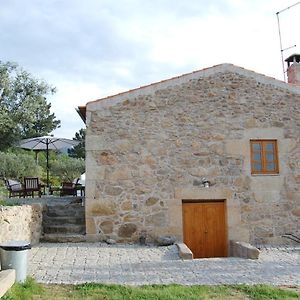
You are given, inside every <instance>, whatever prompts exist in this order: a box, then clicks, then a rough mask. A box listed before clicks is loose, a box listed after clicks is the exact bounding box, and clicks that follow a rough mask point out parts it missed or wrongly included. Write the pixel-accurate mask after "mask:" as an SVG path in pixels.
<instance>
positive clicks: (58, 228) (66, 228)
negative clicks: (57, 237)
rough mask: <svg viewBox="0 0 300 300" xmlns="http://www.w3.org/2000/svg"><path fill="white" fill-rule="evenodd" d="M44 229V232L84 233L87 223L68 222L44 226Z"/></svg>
mask: <svg viewBox="0 0 300 300" xmlns="http://www.w3.org/2000/svg"><path fill="white" fill-rule="evenodd" d="M43 231H44V233H61V234H63V233H64V234H69V233H75V234H83V233H85V225H75V224H67V225H51V226H43Z"/></svg>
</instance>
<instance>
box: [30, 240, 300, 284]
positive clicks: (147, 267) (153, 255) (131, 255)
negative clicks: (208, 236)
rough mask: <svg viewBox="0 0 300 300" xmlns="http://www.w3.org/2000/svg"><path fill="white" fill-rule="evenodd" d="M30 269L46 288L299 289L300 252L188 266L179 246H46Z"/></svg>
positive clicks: (269, 251) (265, 252) (275, 251)
mask: <svg viewBox="0 0 300 300" xmlns="http://www.w3.org/2000/svg"><path fill="white" fill-rule="evenodd" d="M28 268H29V270H28V271H29V275H31V276H33V277H34V278H35V279H36V280H37V281H38V282H43V283H69V284H79V283H84V282H99V283H100V282H101V283H117V284H130V285H141V284H169V283H178V284H184V285H193V284H237V283H247V284H256V283H267V284H274V285H296V286H300V247H293V248H264V249H262V252H261V254H260V258H259V259H258V260H247V259H240V258H233V257H228V258H210V259H195V260H185V261H184V260H181V259H180V258H179V256H178V252H177V247H176V246H169V247H153V246H151V247H150V246H149V247H148V246H144V247H142V246H137V245H107V244H102V243H101V244H100V243H76V244H72V243H66V244H48V243H44V244H39V245H37V246H35V247H33V248H32V250H31V251H30V254H29V266H28Z"/></svg>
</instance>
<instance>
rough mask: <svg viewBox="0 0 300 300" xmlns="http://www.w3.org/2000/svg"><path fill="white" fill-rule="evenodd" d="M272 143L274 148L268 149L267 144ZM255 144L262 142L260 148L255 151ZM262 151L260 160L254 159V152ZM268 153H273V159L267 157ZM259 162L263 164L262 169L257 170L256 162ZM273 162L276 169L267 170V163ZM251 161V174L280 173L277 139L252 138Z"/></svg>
mask: <svg viewBox="0 0 300 300" xmlns="http://www.w3.org/2000/svg"><path fill="white" fill-rule="evenodd" d="M270 143H271V144H272V145H273V150H272V151H269V150H266V144H270ZM253 144H260V150H257V151H254V149H253ZM255 152H256V153H260V160H254V153H255ZM267 153H273V160H272V161H270V160H269V161H268V160H267V159H266V154H267ZM256 162H259V163H260V164H261V170H260V171H257V170H255V169H254V164H255V163H256ZM268 162H272V163H273V164H274V169H273V170H272V171H269V170H267V163H268ZM250 163H251V175H278V174H279V163H278V147H277V140H275V139H251V140H250Z"/></svg>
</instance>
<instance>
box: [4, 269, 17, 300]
mask: <svg viewBox="0 0 300 300" xmlns="http://www.w3.org/2000/svg"><path fill="white" fill-rule="evenodd" d="M15 280H16V271H15V270H13V269H9V270H2V271H0V298H1V297H2V296H3V295H4V294H5V293H6V292H7V291H8V290H9V289H10V288H11V287H12V285H13V284H14V283H15Z"/></svg>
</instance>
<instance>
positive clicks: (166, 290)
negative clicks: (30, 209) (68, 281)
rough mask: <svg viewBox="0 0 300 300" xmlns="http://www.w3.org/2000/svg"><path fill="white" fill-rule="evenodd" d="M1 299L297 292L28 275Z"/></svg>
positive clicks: (261, 298) (282, 295) (170, 299)
mask: <svg viewBox="0 0 300 300" xmlns="http://www.w3.org/2000/svg"><path fill="white" fill-rule="evenodd" d="M3 299H4V300H27V299H47V300H48V299H49V300H51V299H55V300H59V299H75V300H76V299H78V300H79V299H87V300H92V299H95V300H96V299H97V300H126V299H134V300H135V299H137V300H154V299H155V300H158V299H159V300H177V299H178V300H179V299H186V300H190V299H191V300H193V299H197V300H199V299H203V300H208V299H225V300H226V299H228V300H239V299H241V300H243V299H257V300H265V299H300V293H299V292H296V291H291V290H288V289H280V288H276V287H272V286H268V285H253V286H247V285H226V286H224V285H219V286H200V285H198V286H181V285H173V284H172V285H147V286H140V287H131V286H124V285H106V284H95V283H86V284H81V285H55V284H49V285H46V284H37V283H36V282H35V281H34V280H33V279H32V278H28V279H27V280H26V282H25V283H24V284H15V285H14V286H13V287H12V289H11V290H10V291H9V292H8V293H7V294H6V295H5V296H4V298H3Z"/></svg>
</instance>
